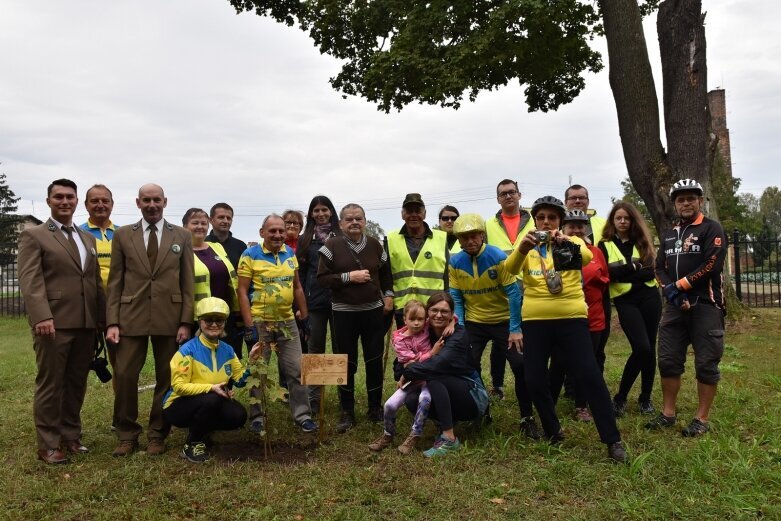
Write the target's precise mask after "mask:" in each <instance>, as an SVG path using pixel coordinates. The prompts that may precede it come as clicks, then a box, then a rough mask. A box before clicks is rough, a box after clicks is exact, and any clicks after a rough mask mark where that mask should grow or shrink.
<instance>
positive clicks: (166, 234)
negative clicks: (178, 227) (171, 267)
mask: <svg viewBox="0 0 781 521" xmlns="http://www.w3.org/2000/svg"><path fill="white" fill-rule="evenodd" d="M160 222H162V223H163V224H162V226H161V227H160V228H161V233H162V234H163V235H162V237H160V249H159V250H157V264H156V265H155V268H154V269H153V270H152V272H155V271H157V268H159V267H160V264H162V263H163V259H165V256H166V255H168V252H169V251H170V250H171V245H172V244H173V243H174V230H173V228H172V227H171V226H170V225H169V224H168V222H167V221H166V220H165V219H163V220H162V221H160ZM162 228H165V231H162Z"/></svg>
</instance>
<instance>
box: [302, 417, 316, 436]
mask: <svg viewBox="0 0 781 521" xmlns="http://www.w3.org/2000/svg"><path fill="white" fill-rule="evenodd" d="M298 426H299V427H301V432H304V433H310V432H317V424H316V423H315V422H314V420H312V419H311V418H309V419H308V420H304V421H302V422H301V423H300V424H299V425H298Z"/></svg>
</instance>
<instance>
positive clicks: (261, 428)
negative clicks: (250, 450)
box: [248, 416, 266, 434]
mask: <svg viewBox="0 0 781 521" xmlns="http://www.w3.org/2000/svg"><path fill="white" fill-rule="evenodd" d="M248 429H249V431H250V432H254V433H256V434H261V433H263V432H266V419H265V418H264V417H263V416H258V417H256V418H252V420H251V421H250V422H249V427H248Z"/></svg>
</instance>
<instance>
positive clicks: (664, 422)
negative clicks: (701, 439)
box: [645, 413, 677, 431]
mask: <svg viewBox="0 0 781 521" xmlns="http://www.w3.org/2000/svg"><path fill="white" fill-rule="evenodd" d="M676 420H677V417H676V416H665V415H664V414H662V413H659V414H658V415H656V416H655V417H654V418H653V419H652V420H650V421H649V422H648V423H646V424H645V428H646V429H649V430H652V431H654V430H657V429H662V428H666V427H673V426H675V421H676Z"/></svg>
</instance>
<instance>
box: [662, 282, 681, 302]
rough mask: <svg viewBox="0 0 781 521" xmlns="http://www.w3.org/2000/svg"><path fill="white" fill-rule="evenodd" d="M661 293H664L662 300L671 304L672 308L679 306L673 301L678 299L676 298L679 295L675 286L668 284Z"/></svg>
mask: <svg viewBox="0 0 781 521" xmlns="http://www.w3.org/2000/svg"><path fill="white" fill-rule="evenodd" d="M662 291H663V292H664V298H665V300H667V302H668V303H670V304H672V305H673V306H676V305H677V306H680V303H679V304H676V303H675V300H676V299H677V298H678V296H679V295H680V294H681V292H680V291H678V288H677V287H675V284H668V285H666V286H665V287H664V288H663V289H662Z"/></svg>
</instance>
